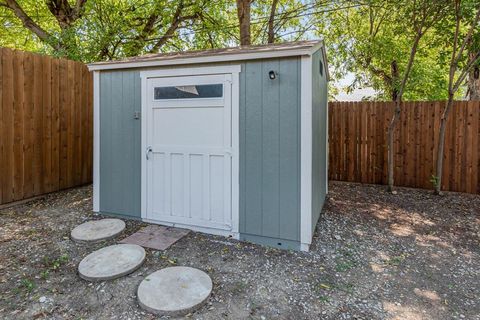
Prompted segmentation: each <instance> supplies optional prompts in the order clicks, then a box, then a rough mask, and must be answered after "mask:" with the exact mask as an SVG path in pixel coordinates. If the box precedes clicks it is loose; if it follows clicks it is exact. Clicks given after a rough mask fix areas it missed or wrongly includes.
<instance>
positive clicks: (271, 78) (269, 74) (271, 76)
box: [268, 70, 277, 80]
mask: <svg viewBox="0 0 480 320" xmlns="http://www.w3.org/2000/svg"><path fill="white" fill-rule="evenodd" d="M268 77H269V78H270V80H275V78H276V77H277V74H276V73H275V71H273V70H270V71H269V72H268Z"/></svg>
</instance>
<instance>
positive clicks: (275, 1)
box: [268, 0, 278, 43]
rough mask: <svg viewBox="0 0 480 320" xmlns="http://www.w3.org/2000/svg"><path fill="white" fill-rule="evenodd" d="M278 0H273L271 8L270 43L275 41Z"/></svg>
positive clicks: (269, 20)
mask: <svg viewBox="0 0 480 320" xmlns="http://www.w3.org/2000/svg"><path fill="white" fill-rule="evenodd" d="M277 4H278V0H273V1H272V7H271V10H270V18H269V19H268V43H274V42H275V23H274V22H275V14H276V12H277Z"/></svg>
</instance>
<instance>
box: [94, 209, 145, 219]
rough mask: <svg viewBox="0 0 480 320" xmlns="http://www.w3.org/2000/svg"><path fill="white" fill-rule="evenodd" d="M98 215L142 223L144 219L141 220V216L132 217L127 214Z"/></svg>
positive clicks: (106, 213) (100, 212)
mask: <svg viewBox="0 0 480 320" xmlns="http://www.w3.org/2000/svg"><path fill="white" fill-rule="evenodd" d="M98 214H101V215H102V216H108V217H115V218H120V219H125V220H135V221H142V218H140V216H139V215H130V214H126V213H125V214H122V213H113V212H107V211H99V212H98Z"/></svg>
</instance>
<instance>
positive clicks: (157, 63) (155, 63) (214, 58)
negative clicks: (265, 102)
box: [87, 41, 327, 71]
mask: <svg viewBox="0 0 480 320" xmlns="http://www.w3.org/2000/svg"><path fill="white" fill-rule="evenodd" d="M320 48H324V44H323V41H318V42H317V43H316V44H315V45H313V46H311V47H307V48H285V49H281V50H279V49H275V48H272V50H261V51H260V50H259V51H258V52H255V51H253V52H252V51H248V52H243V53H242V52H236V53H222V54H212V55H205V56H192V57H182V56H181V55H180V56H172V57H168V56H167V57H165V56H164V57H162V56H159V57H157V58H148V59H138V60H137V61H132V60H124V61H122V60H119V61H111V62H98V63H92V64H89V65H87V66H88V69H89V70H90V71H99V70H113V69H130V68H150V67H161V66H173V65H188V64H201V63H218V62H233V61H241V60H256V59H269V58H281V57H293V56H311V55H312V54H313V53H315V52H316V51H317V50H319V49H320ZM322 51H323V55H324V58H325V61H327V60H326V57H325V49H322Z"/></svg>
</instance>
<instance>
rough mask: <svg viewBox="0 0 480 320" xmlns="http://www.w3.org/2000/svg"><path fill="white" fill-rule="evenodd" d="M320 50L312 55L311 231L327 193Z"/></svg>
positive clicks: (324, 91) (324, 94) (324, 90)
mask: <svg viewBox="0 0 480 320" xmlns="http://www.w3.org/2000/svg"><path fill="white" fill-rule="evenodd" d="M320 63H322V64H323V66H325V62H324V61H323V54H322V51H320V50H319V51H317V52H316V53H314V54H313V56H312V78H313V79H312V229H313V230H312V231H314V230H315V227H316V225H317V221H318V219H319V218H320V212H321V211H322V208H323V204H324V202H325V196H326V193H327V157H328V156H327V151H326V150H327V134H328V133H327V119H326V118H327V104H328V93H327V80H326V74H325V68H324V67H323V74H322V75H321V74H320Z"/></svg>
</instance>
